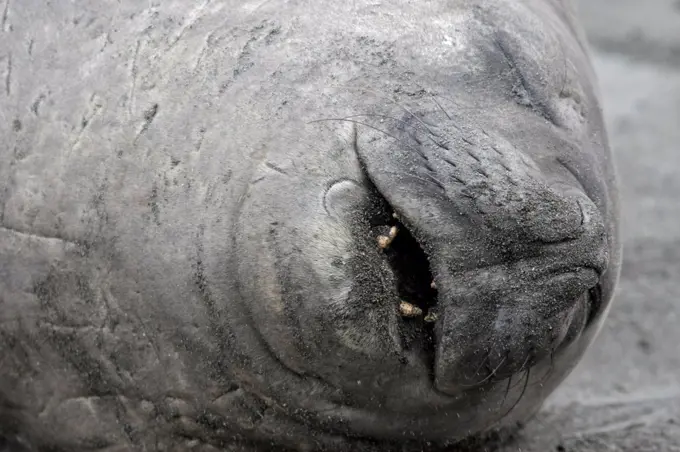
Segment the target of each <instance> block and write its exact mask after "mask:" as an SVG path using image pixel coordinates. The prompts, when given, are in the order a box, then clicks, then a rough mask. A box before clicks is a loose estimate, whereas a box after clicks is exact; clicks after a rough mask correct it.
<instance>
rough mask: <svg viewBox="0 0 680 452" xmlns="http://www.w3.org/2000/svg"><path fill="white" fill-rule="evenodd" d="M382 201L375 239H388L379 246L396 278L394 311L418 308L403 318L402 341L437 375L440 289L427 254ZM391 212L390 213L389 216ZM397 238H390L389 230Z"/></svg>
mask: <svg viewBox="0 0 680 452" xmlns="http://www.w3.org/2000/svg"><path fill="white" fill-rule="evenodd" d="M378 196H379V197H380V198H381V201H382V205H381V206H380V212H381V214H380V215H378V216H377V217H374V221H373V228H372V229H373V231H374V234H375V236H376V239H377V240H379V237H381V236H382V237H383V238H388V237H389V244H388V245H386V246H380V245H378V249H379V250H380V253H381V254H382V256H383V258H384V259H385V260H386V261H387V263H388V265H389V267H390V268H391V270H392V273H393V275H394V280H395V283H396V292H397V295H398V300H395V309H399V308H400V304H401V303H404V302H405V303H407V305H408V306H412V307H415V308H417V310H419V312H418V313H417V314H411V315H404V313H403V312H402V318H403V324H402V326H403V328H402V337H403V343H404V348H405V349H412V348H420V349H422V350H423V351H424V352H425V357H426V359H427V361H428V364H429V368H430V369H432V372H434V360H435V345H436V340H435V324H436V322H437V315H438V313H437V289H436V286H435V284H434V277H433V275H432V272H431V270H430V262H429V259H428V256H427V254H426V253H425V251H424V250H423V248H422V247H421V246H420V244H419V243H418V241H417V240H416V238H415V237H414V236H413V234H412V233H411V231H410V230H409V229H408V228H407V227H406V225H404V223H402V222H401V221H399V219H398V218H397V216H396V215H394V214H392V213H391V212H392V208H391V206H389V205H388V204H387V202H386V201H385V199H384V198H383V197H382V196H380V195H378ZM388 212H389V213H388ZM395 227H396V235H394V236H393V237H390V233H389V231H390V230H393V231H394V228H395Z"/></svg>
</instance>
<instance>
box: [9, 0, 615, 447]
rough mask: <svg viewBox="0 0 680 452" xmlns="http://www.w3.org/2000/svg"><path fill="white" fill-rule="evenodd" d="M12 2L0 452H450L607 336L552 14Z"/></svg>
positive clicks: (572, 73) (560, 17) (515, 420)
mask: <svg viewBox="0 0 680 452" xmlns="http://www.w3.org/2000/svg"><path fill="white" fill-rule="evenodd" d="M8 5H9V6H8V7H7V8H6V12H5V14H4V16H3V17H4V19H3V24H4V25H3V27H4V28H3V29H2V31H1V32H0V33H1V35H0V36H1V39H0V58H3V59H2V60H0V68H1V67H3V66H2V65H3V64H4V65H5V66H4V67H5V78H4V79H3V80H4V81H5V84H4V92H2V93H0V96H2V97H0V118H2V120H0V209H1V210H0V363H1V364H0V369H1V370H0V450H2V447H5V449H6V450H9V451H15V450H16V451H23V450H28V451H47V450H49V451H94V450H97V451H111V452H112V451H124V450H171V451H172V450H177V451H184V450H201V451H202V450H206V451H211V450H249V449H248V448H251V449H252V450H271V448H272V447H277V448H279V449H281V450H284V449H290V450H301V451H311V450H337V451H344V450H375V451H380V450H430V449H432V450H435V449H439V448H446V447H448V446H450V445H454V444H457V443H459V442H461V441H464V442H465V441H473V440H475V439H476V438H485V437H486V436H488V435H489V434H492V433H494V432H501V433H503V432H512V431H513V430H514V429H516V428H517V427H518V426H519V425H521V424H522V423H523V422H525V421H526V420H527V419H529V418H530V417H531V416H532V415H533V414H535V413H536V411H537V410H538V409H539V408H540V406H541V404H542V402H543V400H544V399H545V398H546V397H547V396H548V395H549V394H550V393H551V392H552V391H553V390H554V389H555V388H556V387H557V386H558V385H559V384H560V383H561V381H562V380H563V379H564V378H565V377H566V376H567V375H568V374H569V372H570V371H571V370H572V369H573V368H574V366H575V365H576V364H577V363H578V361H579V359H580V357H581V356H582V354H583V352H584V351H585V349H586V348H587V347H588V345H589V344H590V343H591V342H592V340H593V338H594V337H595V335H596V334H597V332H598V330H599V328H600V327H601V325H602V322H603V320H604V318H605V317H606V313H607V310H608V306H609V304H610V301H611V298H612V293H613V290H614V287H615V285H616V281H617V278H618V273H619V267H620V262H621V251H620V240H619V235H618V234H619V231H618V219H619V211H618V200H617V189H616V185H617V184H616V177H615V171H614V166H613V162H612V157H611V154H610V150H609V145H608V141H607V134H606V130H605V126H604V123H603V118H602V112H601V107H600V104H599V94H598V92H597V86H596V79H595V76H594V74H593V71H592V68H591V66H590V62H589V57H588V53H587V49H586V48H585V44H584V38H583V33H582V31H581V29H580V27H579V26H578V24H577V22H576V20H575V18H574V14H575V13H574V11H573V8H572V6H571V4H570V3H569V2H567V1H561V0H521V1H517V0H493V1H492V0H434V1H428V2H401V1H393V0H389V1H384V2H371V1H366V0H355V1H350V2H330V1H325V0H323V1H319V0H317V1H312V0H290V1H283V0H270V1H235V0H221V1H220V0H205V1H201V2H192V3H191V4H188V3H187V2H183V1H180V0H168V1H164V2H150V3H149V2H135V1H132V0H121V1H113V0H110V1H109V0H106V1H101V2H85V1H75V2H68V3H67V2H52V3H49V4H48V3H45V2H40V1H37V0H31V1H27V2H25V3H24V2H22V5H21V6H18V5H16V4H14V3H9V2H8ZM357 448H359V449H357Z"/></svg>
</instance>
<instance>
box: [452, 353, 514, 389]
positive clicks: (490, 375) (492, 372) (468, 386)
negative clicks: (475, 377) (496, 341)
mask: <svg viewBox="0 0 680 452" xmlns="http://www.w3.org/2000/svg"><path fill="white" fill-rule="evenodd" d="M506 359H507V356H506V357H505V358H503V359H502V360H501V362H500V363H499V364H498V366H496V368H495V369H494V370H492V371H491V373H490V374H489V375H487V376H486V378H485V379H483V380H481V381H479V382H477V383H475V384H473V385H461V386H462V387H463V388H472V387H474V386H479V385H481V384H484V383H486V382H487V381H488V380H489V379H490V378H491V377H493V376H494V375H496V372H498V369H500V368H501V366H502V365H503V363H504V362H505V360H506ZM506 395H507V392H506Z"/></svg>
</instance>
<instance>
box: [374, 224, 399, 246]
mask: <svg viewBox="0 0 680 452" xmlns="http://www.w3.org/2000/svg"><path fill="white" fill-rule="evenodd" d="M398 232H399V229H397V227H396V226H392V227H391V228H390V232H389V234H388V235H379V236H378V246H379V247H380V248H382V249H385V248H387V247H388V246H390V243H392V241H393V240H394V238H395V237H396V236H397V233H398Z"/></svg>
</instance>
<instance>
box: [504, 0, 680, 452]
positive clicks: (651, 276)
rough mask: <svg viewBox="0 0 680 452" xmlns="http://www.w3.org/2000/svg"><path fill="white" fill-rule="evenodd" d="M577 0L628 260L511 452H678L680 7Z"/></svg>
mask: <svg viewBox="0 0 680 452" xmlns="http://www.w3.org/2000/svg"><path fill="white" fill-rule="evenodd" d="M577 1H578V3H580V5H579V7H580V14H581V16H582V23H583V24H584V25H585V28H586V31H587V33H588V36H589V39H590V42H591V49H592V57H593V62H594V66H595V70H596V71H597V73H598V77H599V83H600V87H601V93H602V100H603V103H604V110H605V117H606V118H607V122H608V126H609V135H610V139H611V145H612V149H613V152H614V155H615V158H616V161H617V166H618V171H619V178H620V183H621V198H622V207H623V219H622V224H623V241H624V263H623V269H622V273H621V282H620V285H619V288H618V293H617V296H616V299H615V301H614V305H613V307H612V309H611V311H610V315H609V318H608V320H607V322H606V323H605V326H604V328H603V329H602V332H601V334H600V336H599V338H598V340H597V341H596V342H595V344H594V345H593V346H592V348H591V349H590V350H589V352H588V354H587V355H586V357H585V358H584V359H583V361H582V362H581V364H580V365H579V366H578V367H577V369H576V370H575V371H574V373H573V374H572V375H571V376H570V377H569V378H568V380H567V381H566V382H565V384H564V385H563V386H562V387H561V388H560V389H559V390H558V391H557V392H556V393H555V394H554V396H552V397H551V398H550V399H549V401H548V403H547V406H546V410H545V411H544V412H543V414H541V415H540V416H539V417H538V419H537V420H536V421H535V422H534V423H533V424H532V425H530V426H529V428H528V430H527V432H526V433H525V440H524V442H523V443H522V444H519V445H515V446H513V447H512V448H510V449H508V451H510V450H512V451H513V452H515V451H518V450H522V451H524V452H528V451H536V452H538V451H540V452H544V451H569V452H586V451H588V452H590V451H603V452H604V451H608V452H611V451H631V452H632V451H642V452H648V451H649V452H651V451H659V452H676V451H680V0H577ZM558 438H559V439H558Z"/></svg>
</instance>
